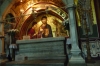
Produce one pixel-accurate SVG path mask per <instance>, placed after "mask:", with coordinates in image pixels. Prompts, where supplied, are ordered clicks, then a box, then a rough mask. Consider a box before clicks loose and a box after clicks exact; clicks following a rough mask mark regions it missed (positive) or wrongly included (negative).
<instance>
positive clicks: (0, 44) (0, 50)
mask: <svg viewBox="0 0 100 66" xmlns="http://www.w3.org/2000/svg"><path fill="white" fill-rule="evenodd" d="M3 26H4V25H3V23H1V24H0V63H2V62H4V61H3V59H4V58H5V51H4V30H3Z"/></svg>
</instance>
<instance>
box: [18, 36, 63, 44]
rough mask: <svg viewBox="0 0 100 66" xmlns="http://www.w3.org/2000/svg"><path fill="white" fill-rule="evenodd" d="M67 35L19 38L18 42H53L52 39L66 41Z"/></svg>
mask: <svg viewBox="0 0 100 66" xmlns="http://www.w3.org/2000/svg"><path fill="white" fill-rule="evenodd" d="M64 40H65V37H49V38H38V39H29V40H17V41H16V43H17V44H27V43H34V42H37V43H40V42H51V41H64Z"/></svg>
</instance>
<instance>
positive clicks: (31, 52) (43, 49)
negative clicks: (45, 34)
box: [7, 37, 68, 66]
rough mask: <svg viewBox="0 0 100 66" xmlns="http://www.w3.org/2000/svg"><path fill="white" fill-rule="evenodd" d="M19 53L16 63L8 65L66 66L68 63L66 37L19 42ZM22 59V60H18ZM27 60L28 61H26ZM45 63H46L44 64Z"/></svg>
mask: <svg viewBox="0 0 100 66" xmlns="http://www.w3.org/2000/svg"><path fill="white" fill-rule="evenodd" d="M16 43H17V44H18V46H19V51H18V52H17V55H16V56H15V61H13V62H9V63H7V66H9V65H10V64H11V65H13V66H15V65H16V64H17V65H19V66H20V64H23V65H25V66H28V65H30V64H31V65H36V66H42V65H44V66H47V65H51V66H66V65H67V62H68V60H67V59H68V58H67V53H66V40H65V37H55V38H52V37H49V38H39V39H29V40H17V42H16ZM18 56H19V57H22V58H18ZM25 58H27V59H25ZM43 61H44V62H43Z"/></svg>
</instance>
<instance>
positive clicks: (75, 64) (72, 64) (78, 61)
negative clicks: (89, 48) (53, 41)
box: [68, 54, 86, 66]
mask: <svg viewBox="0 0 100 66" xmlns="http://www.w3.org/2000/svg"><path fill="white" fill-rule="evenodd" d="M68 66H86V63H85V60H84V59H83V58H82V57H81V55H80V54H79V55H72V57H71V59H69V63H68Z"/></svg>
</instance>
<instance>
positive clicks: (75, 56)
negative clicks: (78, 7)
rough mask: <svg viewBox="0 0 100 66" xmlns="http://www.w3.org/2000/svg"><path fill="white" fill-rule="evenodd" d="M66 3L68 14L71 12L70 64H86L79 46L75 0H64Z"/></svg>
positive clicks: (79, 65) (72, 65) (70, 65)
mask: <svg viewBox="0 0 100 66" xmlns="http://www.w3.org/2000/svg"><path fill="white" fill-rule="evenodd" d="M63 2H64V3H65V5H66V7H67V10H68V14H69V27H70V38H71V44H72V49H71V58H70V59H69V63H68V65H69V66H86V64H85V60H84V59H83V58H82V57H81V54H80V53H81V50H80V49H79V47H78V35H77V28H76V18H75V5H74V0H63Z"/></svg>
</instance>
